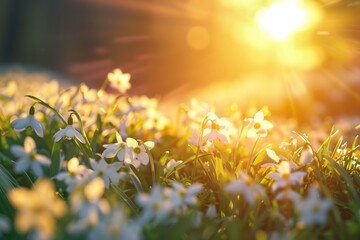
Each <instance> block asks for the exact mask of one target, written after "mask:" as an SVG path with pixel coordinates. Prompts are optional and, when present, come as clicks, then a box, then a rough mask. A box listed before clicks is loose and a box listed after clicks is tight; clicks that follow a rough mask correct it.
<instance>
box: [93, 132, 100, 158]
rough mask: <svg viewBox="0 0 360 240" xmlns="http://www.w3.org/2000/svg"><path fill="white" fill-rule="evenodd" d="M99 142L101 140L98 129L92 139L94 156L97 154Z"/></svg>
mask: <svg viewBox="0 0 360 240" xmlns="http://www.w3.org/2000/svg"><path fill="white" fill-rule="evenodd" d="M98 140H99V130H98V129H96V130H95V132H94V135H93V138H92V139H91V149H92V153H93V155H95V154H96V149H97V144H98Z"/></svg>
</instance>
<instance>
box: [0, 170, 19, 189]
mask: <svg viewBox="0 0 360 240" xmlns="http://www.w3.org/2000/svg"><path fill="white" fill-rule="evenodd" d="M18 186H19V183H18V182H17V181H16V180H15V178H14V177H13V176H12V175H11V173H9V171H8V170H7V169H6V168H5V167H4V166H3V165H0V188H1V190H2V191H4V192H6V193H7V192H8V191H10V190H11V189H13V188H14V187H18Z"/></svg>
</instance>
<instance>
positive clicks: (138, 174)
mask: <svg viewBox="0 0 360 240" xmlns="http://www.w3.org/2000/svg"><path fill="white" fill-rule="evenodd" d="M129 166H130V169H131V171H132V172H133V173H134V175H135V176H136V177H137V179H138V181H139V182H140V184H141V188H142V189H143V191H145V192H149V185H148V184H147V182H146V180H145V177H144V175H143V174H142V173H141V172H140V171H139V170H137V169H136V167H134V166H133V165H132V164H129ZM130 177H131V174H130Z"/></svg>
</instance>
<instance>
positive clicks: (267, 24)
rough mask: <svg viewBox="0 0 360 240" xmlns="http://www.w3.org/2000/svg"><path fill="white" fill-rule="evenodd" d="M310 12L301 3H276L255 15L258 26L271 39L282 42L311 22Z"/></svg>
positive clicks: (294, 1) (294, 0)
mask: <svg viewBox="0 0 360 240" xmlns="http://www.w3.org/2000/svg"><path fill="white" fill-rule="evenodd" d="M311 17H312V16H311V12H310V10H309V9H308V8H307V7H306V6H305V5H304V4H302V2H301V1H296V0H293V1H291V0H288V1H277V2H275V3H273V4H272V5H271V6H270V7H268V8H265V9H262V10H260V11H259V12H258V13H257V15H256V21H257V23H258V24H259V26H260V27H261V28H262V29H263V30H264V31H265V32H267V33H268V34H269V35H270V36H271V37H273V38H274V39H277V40H284V39H286V38H288V37H289V36H291V35H292V34H293V33H295V32H297V31H299V30H301V29H303V28H304V27H305V26H306V24H307V23H308V22H309V21H310V20H311Z"/></svg>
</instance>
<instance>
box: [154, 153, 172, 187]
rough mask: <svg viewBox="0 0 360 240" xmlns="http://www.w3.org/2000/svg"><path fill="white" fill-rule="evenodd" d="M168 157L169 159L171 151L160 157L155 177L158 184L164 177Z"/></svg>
mask: <svg viewBox="0 0 360 240" xmlns="http://www.w3.org/2000/svg"><path fill="white" fill-rule="evenodd" d="M168 157H169V151H165V152H164V153H163V155H162V156H161V157H160V160H159V164H158V167H157V169H156V176H155V181H156V182H159V179H160V177H162V176H163V175H164V168H165V164H166V161H167V159H168Z"/></svg>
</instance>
